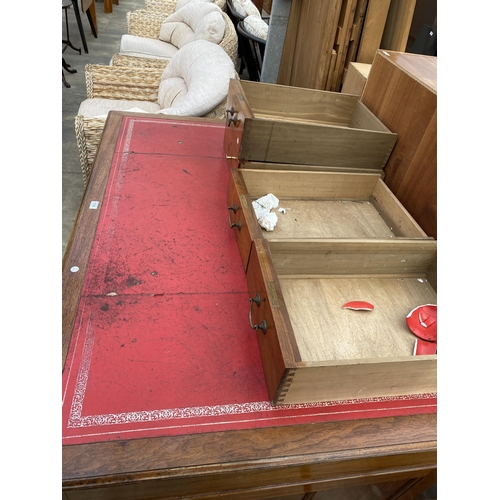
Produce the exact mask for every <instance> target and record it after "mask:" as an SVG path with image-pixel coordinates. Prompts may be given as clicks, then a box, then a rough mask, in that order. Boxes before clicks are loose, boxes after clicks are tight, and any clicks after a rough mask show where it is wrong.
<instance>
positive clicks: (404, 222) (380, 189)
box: [370, 181, 427, 238]
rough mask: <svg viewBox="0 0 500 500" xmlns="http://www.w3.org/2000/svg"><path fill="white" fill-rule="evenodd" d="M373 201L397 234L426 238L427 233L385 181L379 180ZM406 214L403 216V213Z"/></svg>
mask: <svg viewBox="0 0 500 500" xmlns="http://www.w3.org/2000/svg"><path fill="white" fill-rule="evenodd" d="M370 200H371V202H372V203H373V204H374V205H375V207H376V208H377V210H378V212H379V214H380V216H381V217H382V218H383V219H384V221H385V222H386V223H387V225H388V226H389V227H390V228H391V231H393V232H394V234H395V235H396V236H406V237H407V238H425V237H427V235H426V234H425V232H424V231H423V230H422V228H421V227H420V226H419V225H418V224H417V223H416V221H415V220H414V219H413V217H412V216H411V215H410V214H409V213H408V211H407V210H406V209H405V207H404V206H403V205H402V204H401V202H400V201H399V200H398V199H397V198H396V196H394V194H393V193H392V192H391V191H390V189H389V188H388V187H387V185H386V184H385V183H384V182H383V181H379V182H377V185H376V186H375V189H374V190H373V195H372V197H371V199H370ZM402 213H403V214H405V215H406V216H405V217H402V216H401V214H402Z"/></svg>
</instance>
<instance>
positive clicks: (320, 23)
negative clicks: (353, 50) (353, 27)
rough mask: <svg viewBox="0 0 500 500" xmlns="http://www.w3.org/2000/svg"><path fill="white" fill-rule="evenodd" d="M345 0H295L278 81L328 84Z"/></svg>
mask: <svg viewBox="0 0 500 500" xmlns="http://www.w3.org/2000/svg"><path fill="white" fill-rule="evenodd" d="M341 6H342V0H334V1H332V0H315V1H314V5H312V4H311V2H308V1H305V0H295V1H294V2H293V3H292V8H291V10H290V17H289V24H288V29H287V34H286V37H285V46H284V50H283V54H282V59H281V64H280V72H279V75H278V83H279V84H282V85H292V86H295V87H305V88H311V89H321V90H325V88H326V79H327V76H328V70H329V67H330V62H331V59H332V48H333V44H334V40H335V36H336V30H335V29H332V27H336V26H337V24H338V20H339V15H340V9H341Z"/></svg>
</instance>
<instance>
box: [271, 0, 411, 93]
mask: <svg viewBox="0 0 500 500" xmlns="http://www.w3.org/2000/svg"><path fill="white" fill-rule="evenodd" d="M415 3H416V0H392V1H391V0H315V1H314V2H308V1H306V0H295V1H294V2H293V3H292V7H291V11H290V17H289V22H288V29H287V34H286V38H285V44H284V47H283V54H282V58H281V65H280V71H279V76H278V80H277V83H278V84H281V85H291V86H295V87H305V88H311V89H318V90H330V91H333V92H339V91H340V90H341V87H342V83H343V81H344V78H345V73H346V71H347V68H348V66H349V63H350V62H360V63H367V64H371V63H372V61H373V58H374V57H375V54H376V52H377V50H378V49H379V48H383V49H387V50H393V51H405V50H406V44H407V40H408V34H409V31H410V27H411V22H412V17H413V12H414V9H415ZM313 4H314V5H313Z"/></svg>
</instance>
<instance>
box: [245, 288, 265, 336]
mask: <svg viewBox="0 0 500 500" xmlns="http://www.w3.org/2000/svg"><path fill="white" fill-rule="evenodd" d="M254 302H255V303H256V304H257V307H260V294H259V293H258V294H257V295H256V296H255V298H251V299H250V310H249V311H248V320H249V321H250V327H251V328H252V329H253V330H262V333H263V334H264V335H265V334H266V332H267V323H266V320H265V319H263V320H262V323H261V324H260V325H254V324H253V320H252V304H253V303H254Z"/></svg>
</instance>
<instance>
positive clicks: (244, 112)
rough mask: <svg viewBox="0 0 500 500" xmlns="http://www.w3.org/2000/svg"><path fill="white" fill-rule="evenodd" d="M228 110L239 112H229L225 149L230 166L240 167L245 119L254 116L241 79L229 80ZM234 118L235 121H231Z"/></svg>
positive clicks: (225, 132)
mask: <svg viewBox="0 0 500 500" xmlns="http://www.w3.org/2000/svg"><path fill="white" fill-rule="evenodd" d="M227 110H236V111H237V114H236V115H233V114H232V113H227V111H226V129H225V131H224V151H225V152H226V161H227V163H228V165H229V167H230V168H238V154H239V151H240V147H241V140H242V136H243V129H244V126H245V119H246V118H247V117H250V118H251V117H252V116H253V115H252V111H251V109H250V108H249V106H248V103H247V102H246V99H245V97H244V92H243V90H242V88H241V83H240V81H239V80H230V81H229V91H228V96H227ZM231 118H234V119H235V122H234V121H233V122H231V121H229V119H231Z"/></svg>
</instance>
